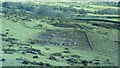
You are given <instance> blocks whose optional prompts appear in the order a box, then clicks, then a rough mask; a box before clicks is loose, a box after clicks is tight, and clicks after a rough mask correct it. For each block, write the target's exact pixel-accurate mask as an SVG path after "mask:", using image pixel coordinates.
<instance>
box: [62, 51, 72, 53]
mask: <svg viewBox="0 0 120 68" xmlns="http://www.w3.org/2000/svg"><path fill="white" fill-rule="evenodd" d="M62 53H70V51H62Z"/></svg>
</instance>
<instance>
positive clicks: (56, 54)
mask: <svg viewBox="0 0 120 68" xmlns="http://www.w3.org/2000/svg"><path fill="white" fill-rule="evenodd" d="M51 55H53V56H62V54H61V53H52V54H51Z"/></svg>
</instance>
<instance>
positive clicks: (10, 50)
mask: <svg viewBox="0 0 120 68" xmlns="http://www.w3.org/2000/svg"><path fill="white" fill-rule="evenodd" d="M2 50H3V51H4V53H5V54H13V53H15V52H16V50H15V49H10V48H8V49H2Z"/></svg>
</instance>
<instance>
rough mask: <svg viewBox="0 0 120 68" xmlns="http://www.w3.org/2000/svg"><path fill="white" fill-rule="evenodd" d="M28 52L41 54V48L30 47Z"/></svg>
mask: <svg viewBox="0 0 120 68" xmlns="http://www.w3.org/2000/svg"><path fill="white" fill-rule="evenodd" d="M27 53H32V54H41V50H38V49H33V48H29V49H27Z"/></svg>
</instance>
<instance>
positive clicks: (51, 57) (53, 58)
mask: <svg viewBox="0 0 120 68" xmlns="http://www.w3.org/2000/svg"><path fill="white" fill-rule="evenodd" d="M48 59H50V60H55V61H58V60H57V59H56V58H55V57H54V56H50V57H49V58H48Z"/></svg>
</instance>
